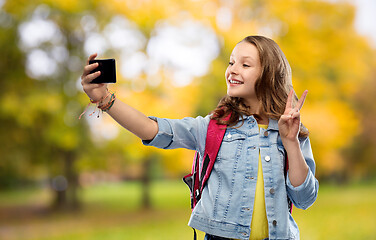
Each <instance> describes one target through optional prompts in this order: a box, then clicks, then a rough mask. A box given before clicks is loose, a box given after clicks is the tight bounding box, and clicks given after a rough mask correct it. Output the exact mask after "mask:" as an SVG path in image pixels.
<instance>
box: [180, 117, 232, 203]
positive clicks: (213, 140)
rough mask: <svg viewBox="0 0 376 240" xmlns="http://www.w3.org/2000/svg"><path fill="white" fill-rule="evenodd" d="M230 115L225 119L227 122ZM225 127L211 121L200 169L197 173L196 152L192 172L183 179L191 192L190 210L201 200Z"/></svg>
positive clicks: (197, 155) (197, 157) (198, 155)
mask: <svg viewBox="0 0 376 240" xmlns="http://www.w3.org/2000/svg"><path fill="white" fill-rule="evenodd" d="M229 118H230V115H228V116H226V117H225V120H228V119H229ZM226 127H227V126H226V125H221V124H218V123H217V121H216V120H213V119H211V120H210V122H209V126H208V131H207V134H206V142H205V151H204V156H203V163H202V167H201V169H200V171H199V159H200V154H199V152H197V151H196V154H195V158H194V161H193V164H192V172H191V173H190V174H188V175H186V176H184V177H183V181H184V182H185V183H186V184H187V185H188V187H189V189H190V192H191V208H192V209H193V208H194V207H195V206H196V204H197V202H198V201H199V200H200V198H201V193H202V190H203V189H204V186H205V184H206V181H207V180H208V178H209V176H210V173H211V171H212V169H213V166H214V162H215V160H216V158H217V155H218V151H219V148H220V146H221V144H222V140H223V137H224V135H225V132H226Z"/></svg>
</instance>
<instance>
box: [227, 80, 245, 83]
mask: <svg viewBox="0 0 376 240" xmlns="http://www.w3.org/2000/svg"><path fill="white" fill-rule="evenodd" d="M229 82H230V83H232V84H241V83H242V82H240V81H235V80H229Z"/></svg>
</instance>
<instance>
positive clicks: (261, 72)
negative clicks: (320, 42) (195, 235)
mask: <svg viewBox="0 0 376 240" xmlns="http://www.w3.org/2000/svg"><path fill="white" fill-rule="evenodd" d="M96 56H97V55H96V54H93V55H91V56H90V57H89V59H88V60H92V59H95V57H96ZM97 66H98V65H97V64H96V63H94V64H90V65H89V64H88V65H86V66H85V68H84V72H83V75H82V86H83V89H84V91H85V92H86V94H87V95H88V96H89V98H90V99H92V102H94V103H97V104H98V107H99V108H101V109H102V110H104V111H106V112H107V113H108V114H109V115H110V116H111V117H112V118H114V119H115V120H116V121H117V122H118V123H119V124H120V125H121V126H123V127H124V128H126V129H128V130H129V131H131V132H132V133H134V134H135V135H137V136H138V137H139V138H141V139H142V140H143V143H144V144H145V145H150V146H155V147H158V148H164V149H174V148H187V149H192V150H197V151H198V152H199V153H200V155H201V156H202V155H203V153H204V150H205V139H206V132H207V128H208V124H209V121H210V119H215V120H217V121H218V122H219V123H221V124H226V125H227V129H226V133H225V137H224V138H223V141H222V144H221V148H220V150H219V153H218V156H217V160H216V162H215V164H214V167H213V170H212V172H211V175H210V178H209V180H208V182H207V184H206V186H205V188H204V190H203V192H202V196H201V200H200V201H199V202H198V203H197V205H196V206H195V208H194V209H193V211H192V215H191V218H190V221H189V226H191V227H193V228H195V229H198V230H201V231H203V232H205V233H206V235H205V239H207V240H210V239H213V240H214V239H252V240H253V239H299V230H298V227H297V225H296V223H295V221H294V219H293V218H292V216H291V214H290V212H289V210H288V199H290V200H291V201H292V202H293V204H294V205H295V206H296V207H298V208H302V209H306V208H308V207H309V206H311V205H312V204H313V203H314V201H315V200H316V198H317V192H318V181H317V180H316V178H315V176H314V174H315V162H314V159H313V154H312V150H311V145H310V141H309V138H308V131H307V129H306V128H305V127H304V126H303V125H302V124H301V122H300V112H299V110H300V109H301V107H302V106H303V103H304V100H305V98H306V95H307V91H305V92H304V93H303V95H302V96H301V98H300V99H298V98H297V97H296V95H295V93H294V91H293V87H292V80H291V68H290V65H289V63H288V61H287V59H286V57H285V56H284V54H283V52H282V51H281V49H280V48H279V46H278V45H277V44H276V43H275V42H274V41H273V40H271V39H269V38H266V37H262V36H248V37H246V38H244V39H243V40H242V41H240V42H239V43H238V44H237V45H236V46H235V48H234V49H233V51H232V54H231V56H230V62H229V65H228V67H227V70H226V73H225V80H226V84H227V95H226V96H225V97H224V98H223V99H222V100H221V101H220V102H219V104H218V106H217V108H216V109H215V110H214V111H213V113H212V114H211V115H208V116H206V117H197V118H184V119H164V118H156V117H150V118H148V117H146V116H145V115H144V114H142V113H140V112H139V111H137V110H135V109H134V108H132V107H130V106H128V105H127V104H125V103H123V102H121V101H120V100H118V99H116V98H115V95H114V94H109V93H108V90H107V87H106V85H105V84H90V82H91V81H92V80H93V79H95V78H96V77H98V76H99V75H100V74H101V73H100V72H98V71H97V72H95V73H92V74H90V72H91V71H92V70H94V69H95V68H96V67H97ZM229 114H231V117H230V118H229V119H228V118H226V116H228V115H229ZM286 156H288V164H289V169H288V172H287V174H286V176H285V173H284V165H285V158H286ZM200 161H202V159H200Z"/></svg>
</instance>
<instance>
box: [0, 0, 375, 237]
mask: <svg viewBox="0 0 376 240" xmlns="http://www.w3.org/2000/svg"><path fill="white" fill-rule="evenodd" d="M364 2H367V1H364ZM369 3H370V4H374V2H373V1H372V0H369ZM356 13H357V12H356V7H355V6H354V4H353V1H340V0H337V1H324V0H321V1H316V0H284V1H282V0H263V1H260V0H233V1H231V0H181V1H180V0H138V1H136V0H105V1H104V0H79V1H76V0H0V50H1V54H0V73H1V74H0V76H1V79H0V89H1V93H0V131H1V134H0V141H1V144H0V239H2V240H14V239H22V240H23V239H25V240H26V239H27V240H40V239H46V240H47V239H48V240H50V239H52V240H58V239H59V240H62V239H90V240H91V239H94V240H95V239H153V240H154V239H156V240H158V239H164V240H166V239H192V237H193V232H192V230H191V229H190V228H189V227H188V226H187V222H188V219H189V215H190V209H189V193H188V188H186V186H185V185H184V183H183V182H182V181H181V180H180V178H181V177H182V176H183V175H185V174H186V173H187V172H189V171H190V166H191V161H192V157H193V152H191V151H187V150H169V151H160V150H157V149H155V148H147V147H144V146H143V145H142V144H141V141H140V140H138V139H136V138H135V137H134V136H132V135H131V134H129V133H127V132H126V131H125V130H123V129H121V128H119V127H118V125H117V124H116V123H115V122H114V121H112V120H111V119H109V118H108V116H106V114H103V115H102V114H99V117H97V116H98V112H95V113H93V114H92V115H91V116H89V115H90V114H91V113H92V112H93V111H94V110H95V109H94V107H93V106H91V108H89V110H88V112H87V114H86V115H85V117H84V118H83V119H81V120H78V116H79V115H80V114H81V112H82V111H83V110H84V109H85V107H86V105H87V104H88V101H89V100H88V98H87V97H86V95H85V94H84V93H83V91H82V89H81V85H80V75H81V73H82V68H83V66H84V64H85V62H86V59H87V57H88V56H89V55H90V54H91V53H94V52H97V53H98V55H99V58H115V59H116V60H117V81H118V83H117V84H114V85H111V86H110V88H111V89H112V90H114V91H116V93H117V96H118V98H120V99H122V100H123V101H125V102H127V103H129V104H130V105H132V106H134V107H136V108H138V109H139V110H141V111H142V112H144V113H145V114H146V115H155V116H161V117H168V118H182V117H186V116H197V115H203V116H205V115H207V114H208V113H209V112H210V111H211V110H212V109H213V108H214V107H215V106H216V104H217V103H218V100H219V99H220V98H221V97H222V96H223V95H224V94H225V92H226V85H225V82H224V71H225V69H226V67H227V64H228V59H229V55H230V53H231V51H232V48H233V47H234V45H235V44H236V43H237V42H238V41H239V40H241V39H242V38H244V37H245V36H247V35H256V34H259V35H265V36H268V37H271V38H273V39H274V40H275V41H276V42H277V43H278V44H279V45H280V47H281V48H282V50H283V51H284V53H285V54H286V56H287V58H288V60H289V62H290V64H291V67H292V70H293V83H294V88H295V90H296V92H297V94H298V95H300V94H301V93H302V92H303V91H304V90H305V89H308V90H309V94H308V97H307V100H306V102H305V105H304V107H303V109H302V121H303V123H304V124H305V125H306V126H307V128H308V129H309V130H310V137H311V142H312V147H313V151H314V155H315V160H316V164H317V171H316V175H317V178H318V179H319V181H320V190H319V197H318V200H317V201H316V203H315V204H314V206H312V207H311V208H310V209H308V210H306V211H301V210H299V209H294V210H293V215H294V218H295V219H296V221H297V223H298V225H299V227H300V230H301V238H302V239H303V240H306V239H376V216H375V213H376V207H375V203H376V178H375V173H376V147H375V146H376V127H375V121H376V114H375V110H376V105H375V103H374V102H375V95H376V54H375V53H376V51H375V48H376V43H375V41H373V42H372V40H371V38H370V37H369V36H367V35H365V34H360V33H359V31H357V29H356V28H355V16H356ZM369 21H370V22H372V21H373V23H375V22H376V21H375V18H373V19H369ZM374 31H376V27H375V28H374ZM202 236H203V235H202V233H200V237H201V238H202Z"/></svg>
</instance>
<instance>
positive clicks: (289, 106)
mask: <svg viewBox="0 0 376 240" xmlns="http://www.w3.org/2000/svg"><path fill="white" fill-rule="evenodd" d="M293 95H294V89H291V91H290V93H289V95H288V97H287V102H286V108H285V110H286V109H288V108H289V109H291V108H292V97H293Z"/></svg>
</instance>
